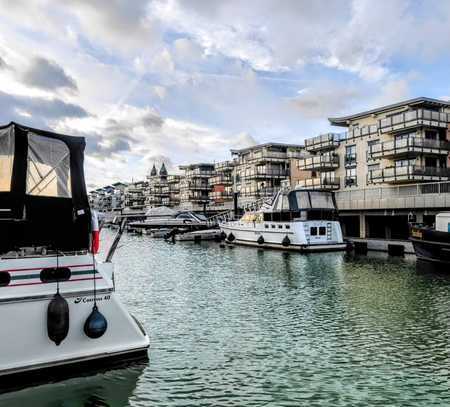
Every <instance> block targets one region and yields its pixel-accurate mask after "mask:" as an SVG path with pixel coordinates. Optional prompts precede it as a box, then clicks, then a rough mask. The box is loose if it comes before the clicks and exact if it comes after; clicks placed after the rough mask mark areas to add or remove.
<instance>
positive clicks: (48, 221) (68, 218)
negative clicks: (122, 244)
mask: <svg viewBox="0 0 450 407" xmlns="http://www.w3.org/2000/svg"><path fill="white" fill-rule="evenodd" d="M84 148H85V140H84V138H81V137H71V136H66V135H61V134H56V133H52V132H49V131H43V130H38V129H33V128H30V127H26V126H22V125H19V124H17V123H10V124H9V125H6V126H3V127H0V231H1V232H0V319H1V321H2V328H1V330H0V341H1V343H2V347H1V353H0V354H1V358H0V386H1V387H3V386H5V385H8V383H11V382H12V381H16V382H17V380H18V379H17V376H20V375H24V376H27V377H28V376H30V375H41V377H46V376H43V374H44V373H43V372H45V374H46V375H47V373H49V372H58V374H59V372H61V371H62V370H66V369H67V370H73V369H74V368H75V367H82V369H84V370H87V369H88V368H89V367H92V368H94V367H95V368H96V367H98V366H100V365H106V364H108V363H113V362H117V360H134V359H142V358H146V357H147V348H148V346H149V338H148V336H147V334H146V332H145V331H144V329H143V327H142V326H141V325H140V324H139V322H138V321H137V320H136V319H135V318H134V317H133V316H132V315H131V314H130V313H129V312H128V311H127V310H126V308H125V307H124V306H123V304H122V303H121V302H120V301H119V299H118V297H117V296H116V292H115V284H114V265H113V263H112V255H113V250H110V252H109V254H108V256H107V259H106V260H105V261H104V262H100V261H99V260H98V259H97V256H96V253H95V252H96V251H98V241H99V240H98V239H99V235H98V233H99V232H98V227H97V226H98V223H97V221H96V217H95V214H94V213H93V212H92V211H91V209H90V207H89V202H88V196H87V193H86V185H85V179H84V171H83V159H84ZM119 237H120V235H119V234H118V236H117V237H116V239H115V241H114V248H115V247H117V243H118V238H119Z"/></svg>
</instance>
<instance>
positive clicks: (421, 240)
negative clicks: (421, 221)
mask: <svg viewBox="0 0 450 407" xmlns="http://www.w3.org/2000/svg"><path fill="white" fill-rule="evenodd" d="M409 239H410V240H411V242H412V244H413V246H414V251H415V253H416V257H417V258H418V259H419V260H426V261H431V262H435V263H441V264H450V212H442V213H439V214H437V215H436V226H435V227H434V228H431V227H426V226H412V227H411V234H410V238H409Z"/></svg>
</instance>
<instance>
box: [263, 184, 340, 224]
mask: <svg viewBox="0 0 450 407" xmlns="http://www.w3.org/2000/svg"><path fill="white" fill-rule="evenodd" d="M262 212H263V215H264V221H269V222H290V221H293V220H330V221H334V220H337V216H338V213H337V206H336V200H335V197H334V194H333V192H330V191H322V190H306V189H294V190H290V191H280V192H279V193H278V194H277V195H276V197H275V199H274V201H273V203H272V205H271V206H270V208H266V209H264V208H262Z"/></svg>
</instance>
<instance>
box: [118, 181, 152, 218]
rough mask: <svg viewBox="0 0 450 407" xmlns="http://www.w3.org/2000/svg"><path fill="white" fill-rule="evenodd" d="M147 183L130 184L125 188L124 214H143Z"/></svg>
mask: <svg viewBox="0 0 450 407" xmlns="http://www.w3.org/2000/svg"><path fill="white" fill-rule="evenodd" d="M147 191H148V182H147V181H137V182H132V183H131V184H129V185H128V186H127V187H126V188H125V208H124V211H125V212H143V211H144V210H145V207H146V196H147Z"/></svg>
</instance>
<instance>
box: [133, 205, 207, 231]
mask: <svg viewBox="0 0 450 407" xmlns="http://www.w3.org/2000/svg"><path fill="white" fill-rule="evenodd" d="M145 216H146V218H145V220H143V221H139V222H130V223H129V224H128V227H129V228H131V229H134V230H136V229H159V228H161V229H163V228H164V229H167V228H175V227H178V228H180V227H187V228H190V229H202V228H206V227H208V220H207V218H206V217H205V216H204V215H202V214H199V213H194V212H190V211H177V210H174V209H172V208H168V207H164V206H160V207H157V208H151V209H149V210H148V211H147V212H146V214H145Z"/></svg>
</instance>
